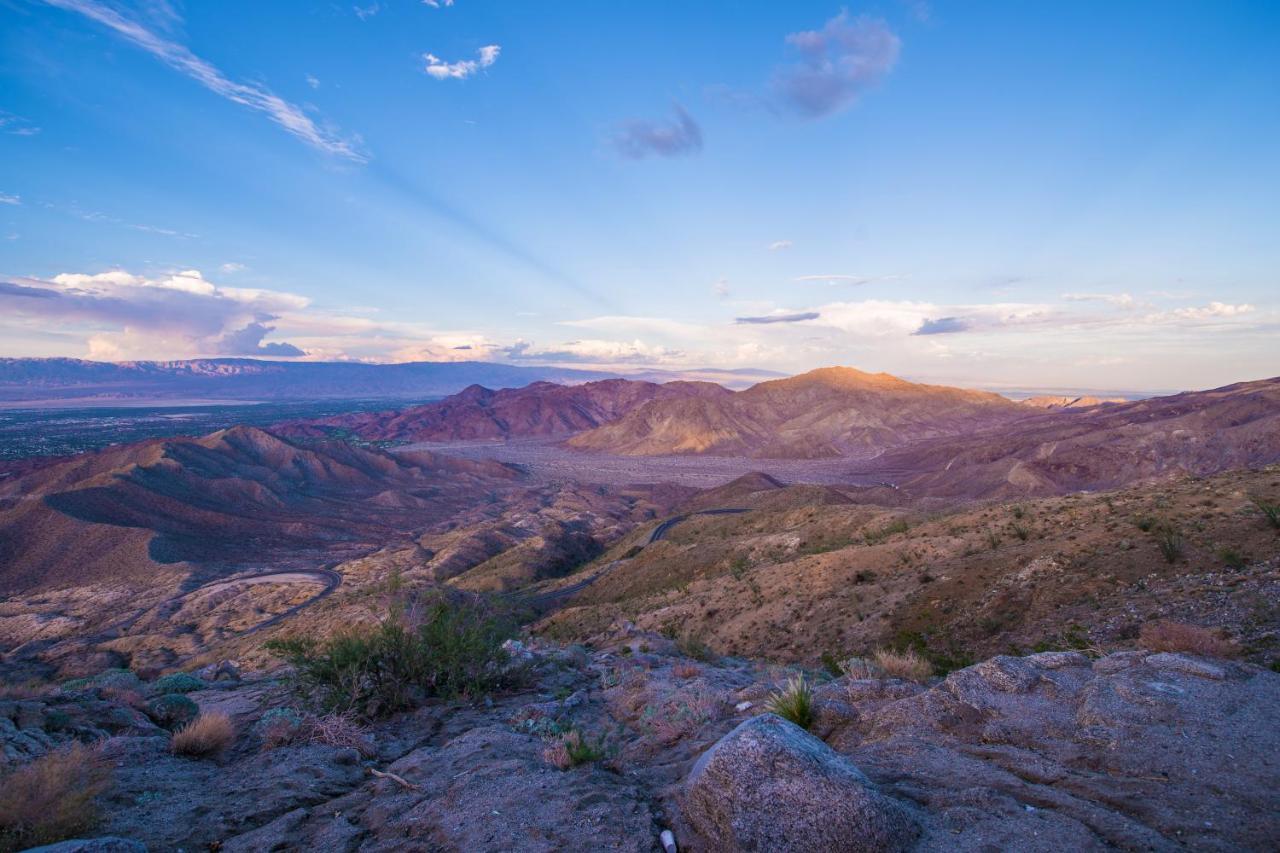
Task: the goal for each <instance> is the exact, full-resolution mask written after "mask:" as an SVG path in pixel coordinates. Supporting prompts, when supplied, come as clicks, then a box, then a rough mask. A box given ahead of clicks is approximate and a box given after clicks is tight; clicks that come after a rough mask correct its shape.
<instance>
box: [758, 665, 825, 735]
mask: <svg viewBox="0 0 1280 853" xmlns="http://www.w3.org/2000/svg"><path fill="white" fill-rule="evenodd" d="M765 708H766V709H767V710H768V711H769V712H770V713H773V714H777V715H778V716H779V717H782V719H784V720H789V721H790V722H793V723H795V724H796V725H797V726H799V727H800V728H802V729H807V728H809V726H811V725H813V721H814V718H815V715H816V709H815V708H814V702H813V688H812V687H810V686H809V682H807V681H805V678H804V676H803V675H797V676H795V677H793V678H792V679H790V680H789V681H788V682H787V684H786V686H785V687H783V688H782V689H781V690H776V691H774V692H773V694H772V695H770V696H769V700H768V702H766V703H765Z"/></svg>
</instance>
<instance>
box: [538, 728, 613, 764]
mask: <svg viewBox="0 0 1280 853" xmlns="http://www.w3.org/2000/svg"><path fill="white" fill-rule="evenodd" d="M542 757H543V759H544V760H545V761H546V762H547V763H548V764H550V765H551V766H552V767H555V768H557V769H560V770H568V769H570V768H571V767H577V766H578V765H579V764H590V763H592V762H594V761H599V760H600V759H602V758H604V745H603V744H602V743H593V742H592V741H590V740H587V738H585V737H583V735H582V733H581V732H579V731H578V730H577V729H573V730H571V731H568V732H565V733H564V734H563V735H561V736H560V739H559V740H557V741H556V742H555V743H553V744H550V745H549V746H547V748H546V749H544V750H542Z"/></svg>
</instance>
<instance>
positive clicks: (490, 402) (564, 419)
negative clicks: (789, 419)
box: [272, 379, 733, 441]
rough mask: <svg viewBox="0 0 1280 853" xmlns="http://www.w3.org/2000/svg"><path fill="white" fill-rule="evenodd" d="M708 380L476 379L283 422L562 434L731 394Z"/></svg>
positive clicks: (415, 432) (362, 429)
mask: <svg viewBox="0 0 1280 853" xmlns="http://www.w3.org/2000/svg"><path fill="white" fill-rule="evenodd" d="M732 394H733V392H732V391H729V390H728V389H726V388H722V387H721V386H719V385H715V384H713V383H710V382H668V383H666V384H664V385H658V384H656V383H653V382H637V381H634V380H629V379H602V380H599V381H596V382H586V383H583V384H581V385H557V384H554V383H551V382H534V383H532V384H530V385H526V386H525V387H523V388H504V389H502V390H498V391H494V390H490V389H489V388H485V387H483V386H481V385H472V386H470V387H468V388H466V389H464V390H463V391H460V392H459V393H457V394H454V395H452V396H449V397H446V398H445V399H443V400H440V401H438V402H435V403H427V404H425V405H421V406H413V407H411V408H408V409H403V410H398V411H386V412H357V413H352V414H349V415H338V416H335V417H330V418H324V419H321V420H313V421H296V422H292V423H285V424H278V425H277V426H275V427H273V428H272V429H273V431H275V432H277V433H279V434H280V435H291V436H302V437H319V436H324V435H330V434H335V433H336V434H343V433H346V434H352V435H355V436H358V437H359V438H362V439H365V440H366V441H387V440H393V441H466V440H475V439H511V438H563V437H567V436H570V435H574V434H577V433H580V432H583V431H585V430H590V429H594V428H596V427H599V426H601V425H603V424H606V423H610V422H612V421H615V420H617V419H618V418H621V417H623V416H625V415H626V414H627V413H628V412H631V411H633V410H634V409H637V408H639V407H641V406H643V405H645V404H647V403H650V402H652V401H654V400H662V399H677V398H680V399H701V398H705V397H716V396H732Z"/></svg>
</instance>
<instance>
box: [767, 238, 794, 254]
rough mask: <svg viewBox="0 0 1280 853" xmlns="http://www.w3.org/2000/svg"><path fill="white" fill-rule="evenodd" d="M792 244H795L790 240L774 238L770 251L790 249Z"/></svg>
mask: <svg viewBox="0 0 1280 853" xmlns="http://www.w3.org/2000/svg"><path fill="white" fill-rule="evenodd" d="M792 245H793V244H792V242H791V241H790V240H774V241H773V242H772V243H770V244H769V251H770V252H780V251H782V250H783V249H790V248H791V246H792Z"/></svg>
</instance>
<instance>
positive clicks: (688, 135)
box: [612, 104, 702, 160]
mask: <svg viewBox="0 0 1280 853" xmlns="http://www.w3.org/2000/svg"><path fill="white" fill-rule="evenodd" d="M672 112H673V115H672V117H671V118H669V119H664V120H659V121H651V120H649V119H633V120H631V121H627V122H624V123H622V124H621V125H619V126H618V128H617V129H616V130H615V131H614V133H613V136H612V142H613V147H614V148H616V149H617V150H618V152H619V153H620V154H622V156H624V157H629V158H631V159H633V160H640V159H643V158H645V157H648V156H650V155H653V156H657V157H680V156H684V155H689V154H696V153H698V152H699V151H701V150H702V128H701V127H699V126H698V123H697V122H696V121H694V118H693V116H691V115H689V113H688V112H687V111H686V110H685V108H684V107H682V106H680V105H679V104H674V105H673V106H672Z"/></svg>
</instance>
